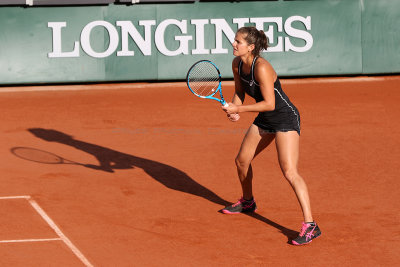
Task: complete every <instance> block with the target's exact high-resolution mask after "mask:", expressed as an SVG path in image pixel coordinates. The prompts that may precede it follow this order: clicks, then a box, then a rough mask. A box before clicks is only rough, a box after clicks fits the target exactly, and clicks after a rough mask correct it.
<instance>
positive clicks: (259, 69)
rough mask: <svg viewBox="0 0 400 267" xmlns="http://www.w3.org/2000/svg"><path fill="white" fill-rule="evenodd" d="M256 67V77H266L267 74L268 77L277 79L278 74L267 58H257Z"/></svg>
mask: <svg viewBox="0 0 400 267" xmlns="http://www.w3.org/2000/svg"><path fill="white" fill-rule="evenodd" d="M254 67H255V74H256V76H264V75H265V74H267V76H271V77H275V78H276V72H275V70H274V68H273V67H272V65H271V63H269V62H268V60H266V59H265V58H262V57H259V58H257V60H256V62H255V66H254Z"/></svg>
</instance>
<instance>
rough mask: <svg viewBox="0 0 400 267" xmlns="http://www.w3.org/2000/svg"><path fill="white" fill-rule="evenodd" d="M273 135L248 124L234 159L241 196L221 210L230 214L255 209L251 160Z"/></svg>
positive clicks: (269, 141)
mask: <svg viewBox="0 0 400 267" xmlns="http://www.w3.org/2000/svg"><path fill="white" fill-rule="evenodd" d="M274 137H275V135H274V134H269V133H265V132H263V131H262V130H260V129H259V128H258V127H257V126H256V125H254V124H253V125H251V126H250V128H249V130H248V131H247V133H246V135H245V137H244V139H243V142H242V145H241V147H240V150H239V153H238V155H237V156H236V159H235V163H236V168H237V172H238V176H239V180H240V184H241V187H242V192H243V195H242V196H243V197H242V199H240V200H239V201H238V202H237V203H235V204H233V205H232V206H228V207H226V208H225V209H223V210H222V212H224V213H230V214H231V213H240V212H246V211H254V210H255V209H256V206H255V202H254V200H253V187H252V180H253V170H252V167H251V161H252V160H253V159H254V158H255V157H256V156H257V155H258V154H259V153H260V152H261V151H262V150H264V149H265V148H266V147H267V146H268V145H269V144H270V143H271V142H272V141H273V140H274ZM246 200H248V201H246Z"/></svg>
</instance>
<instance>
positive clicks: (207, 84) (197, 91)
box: [186, 60, 228, 107]
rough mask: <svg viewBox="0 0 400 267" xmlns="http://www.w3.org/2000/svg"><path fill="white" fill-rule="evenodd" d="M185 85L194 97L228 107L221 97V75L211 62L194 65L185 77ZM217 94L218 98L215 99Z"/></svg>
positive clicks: (201, 61)
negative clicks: (214, 101) (210, 100)
mask: <svg viewBox="0 0 400 267" xmlns="http://www.w3.org/2000/svg"><path fill="white" fill-rule="evenodd" d="M186 83H187V86H188V87H189V90H190V92H192V93H193V94H194V95H195V96H198V97H200V98H206V99H213V100H216V101H218V102H220V103H221V104H222V105H223V106H224V107H227V106H228V103H226V101H225V100H224V97H223V95H222V90H221V73H220V72H219V69H218V67H217V66H216V65H215V64H214V63H213V62H211V61H209V60H200V61H197V62H196V63H194V64H193V65H192V66H191V67H190V69H189V71H188V73H187V75H186ZM217 92H218V93H219V96H220V98H217V97H216V94H217Z"/></svg>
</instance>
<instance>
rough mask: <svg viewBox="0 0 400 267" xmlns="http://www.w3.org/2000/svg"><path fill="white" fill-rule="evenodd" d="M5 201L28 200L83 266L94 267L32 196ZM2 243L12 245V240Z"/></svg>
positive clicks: (13, 197) (1, 198) (12, 197)
mask: <svg viewBox="0 0 400 267" xmlns="http://www.w3.org/2000/svg"><path fill="white" fill-rule="evenodd" d="M3 199H26V200H28V202H29V204H31V206H32V207H33V208H34V209H35V210H36V212H37V213H39V215H40V216H41V217H42V218H43V219H44V220H45V221H46V222H47V224H48V225H49V226H50V227H51V228H52V229H53V230H54V231H55V232H56V234H57V235H58V236H59V237H60V238H57V239H58V240H61V241H63V242H64V243H65V244H66V245H67V246H68V247H69V249H70V250H71V251H72V252H73V253H74V254H75V256H77V257H78V258H79V259H80V260H81V262H82V263H83V264H85V266H90V267H92V266H93V265H92V264H91V263H90V262H89V260H88V259H87V258H86V257H85V256H84V255H83V254H82V253H81V252H80V251H79V249H78V248H77V247H75V245H74V244H73V243H72V242H71V240H69V238H68V237H67V236H66V235H64V233H63V232H62V231H61V230H60V228H58V226H57V225H56V224H55V223H54V221H53V220H52V219H51V218H50V217H49V216H48V215H47V213H46V212H45V211H44V210H43V209H42V208H41V207H40V206H39V204H38V203H37V202H36V201H35V200H33V199H32V198H31V197H30V196H9V197H0V200H3ZM25 240H27V239H25ZM32 240H34V239H32ZM37 240H38V239H36V241H37ZM54 240H55V239H54ZM5 241H8V242H5ZM11 241H14V242H17V240H11ZM40 241H45V240H40ZM47 241H53V239H51V240H49V239H48V240H47ZM20 242H24V241H20ZM25 242H29V241H25ZM30 242H34V241H30ZM0 243H10V240H3V242H2V241H0Z"/></svg>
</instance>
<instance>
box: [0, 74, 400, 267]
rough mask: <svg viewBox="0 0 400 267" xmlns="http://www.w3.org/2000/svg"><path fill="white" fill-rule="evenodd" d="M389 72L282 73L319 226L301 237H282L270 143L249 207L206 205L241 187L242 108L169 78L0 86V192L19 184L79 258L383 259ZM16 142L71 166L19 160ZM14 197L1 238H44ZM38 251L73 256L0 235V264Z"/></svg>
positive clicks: (392, 196) (16, 191)
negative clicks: (234, 210) (229, 210)
mask: <svg viewBox="0 0 400 267" xmlns="http://www.w3.org/2000/svg"><path fill="white" fill-rule="evenodd" d="M399 82H400V77H393V76H392V77H379V78H368V79H364V78H363V79H355V78H352V79H340V78H338V79H325V80H324V79H317V80H314V79H306V80H283V81H282V83H283V87H284V90H285V91H286V93H287V94H288V95H289V97H290V98H291V100H292V101H293V102H294V104H295V105H296V106H297V107H298V108H299V110H300V113H301V116H302V133H301V157H300V171H301V174H302V176H303V177H304V178H305V179H306V181H307V183H308V186H309V191H310V195H311V200H312V208H313V214H314V217H315V219H316V220H317V222H318V223H319V226H320V228H321V230H322V236H321V237H320V238H318V239H316V240H315V241H313V242H312V243H311V244H309V245H307V246H301V247H296V246H292V245H289V244H288V240H290V238H292V237H294V236H296V234H297V233H298V231H299V230H300V227H301V221H302V215H301V212H300V208H299V206H298V203H297V200H296V198H295V195H294V193H293V192H292V189H291V188H290V186H289V184H288V183H287V182H286V181H285V180H284V178H283V177H282V175H281V173H280V169H279V166H278V163H277V159H276V152H275V148H274V146H271V147H270V148H268V149H267V150H266V151H264V153H262V154H261V155H259V157H258V158H257V159H256V160H255V163H254V166H253V170H254V173H255V181H254V183H255V197H256V200H257V204H258V211H257V213H255V214H253V215H243V214H239V215H230V216H228V215H224V214H221V213H219V212H218V210H220V209H221V208H223V207H224V205H225V204H227V203H231V202H235V201H236V200H237V199H238V198H240V187H239V183H238V180H237V177H236V170H235V166H234V158H235V156H236V152H237V150H238V149H239V146H240V142H241V140H242V137H243V134H244V131H245V130H246V129H247V127H248V126H249V125H250V123H251V122H252V121H253V118H254V116H255V114H242V115H241V119H240V121H239V122H237V123H231V122H229V121H228V119H227V118H226V116H225V114H224V112H222V111H221V109H220V107H219V105H218V103H217V102H215V101H211V100H201V99H199V98H196V97H195V96H193V95H192V94H190V93H189V91H188V89H186V87H185V85H184V84H183V83H174V84H166V85H165V84H147V85H146V84H144V85H143V84H142V85H140V86H135V84H132V85H129V84H121V85H120V84H108V85H84V86H83V85H80V86H79V88H77V86H73V85H71V86H68V85H67V86H64V87H63V88H62V89H65V90H63V91H57V87H55V86H51V89H54V90H52V91H31V92H26V91H24V92H18V90H19V88H12V89H13V90H14V92H2V93H0V106H1V109H2V124H1V126H0V134H1V139H0V140H1V141H0V147H1V148H2V149H1V151H0V157H1V160H2V164H1V167H0V168H1V176H0V182H1V185H2V186H1V187H0V197H1V196H18V195H30V196H31V197H32V198H33V199H34V200H36V201H37V202H38V203H39V205H40V206H41V207H42V208H43V210H45V211H46V213H47V214H48V215H49V216H50V217H51V218H52V219H53V220H54V222H55V223H56V224H57V225H58V226H59V228H60V229H61V230H62V231H63V233H64V234H65V235H66V236H68V238H69V239H70V240H71V241H72V242H73V243H74V245H75V246H76V247H77V248H78V249H79V250H80V251H81V252H82V253H83V254H84V255H85V257H86V258H87V259H88V260H89V261H90V262H91V263H92V264H93V265H94V266H277V265H278V266H287V265H297V266H304V265H307V266H310V265H311V266H377V265H380V266H392V265H396V264H397V263H398V261H399V260H400V256H399V253H398V248H399V247H400V227H399V221H400V218H399V209H398V203H399V202H400V197H399V195H400V192H399V182H398V178H399V171H398V167H399V163H398V161H399V158H400V141H399V140H400V122H399V121H400V120H399V116H400V109H399V107H398V103H400V91H399V90H400V88H399ZM47 88H49V87H41V89H47ZM2 89H3V91H4V90H8V88H7V89H6V88H0V91H1V90H2ZM25 89H26V88H25ZM31 89H35V88H31ZM70 89H87V90H70ZM107 89H113V90H107ZM223 92H224V95H225V97H226V98H227V99H230V98H231V96H232V93H233V87H232V83H231V82H226V83H225V84H224V86H223ZM248 101H249V100H248ZM15 147H27V148H35V149H40V150H44V151H48V152H51V153H53V154H56V155H58V156H60V157H63V158H65V159H68V160H72V161H75V162H77V163H78V164H43V163H38V162H35V161H29V160H24V159H21V158H19V157H17V156H15V155H14V154H13V153H12V152H11V150H12V149H13V148H15ZM18 201H24V200H12V201H11V200H0V207H1V209H2V210H3V212H2V215H1V217H2V218H1V221H0V222H1V227H0V241H1V240H9V239H18V238H25V237H23V236H24V235H25V234H24V233H26V236H28V237H29V238H31V237H32V236H34V237H35V238H48V237H52V236H51V235H52V234H53V232H52V230H49V228H46V227H47V225H46V223H45V222H44V221H42V223H43V224H40V222H41V219H40V218H39V217H37V216H38V215H37V214H36V213H35V212H34V210H33V209H31V210H27V207H26V206H25V205H27V204H26V203H25V204H22V202H18ZM24 214H25V215H24ZM35 216H36V217H35ZM23 220H26V221H23ZM29 222H32V227H31V229H29V227H27V225H29ZM16 225H17V226H18V225H19V227H20V230H18V228H17V229H16V228H15V227H16ZM51 264H55V265H57V266H79V265H81V262H80V261H79V259H78V258H76V256H75V255H74V254H73V253H72V252H71V251H69V249H68V248H67V247H66V246H65V245H64V244H63V243H61V242H59V243H57V241H49V242H40V243H39V242H37V243H23V244H11V243H0V265H1V266H45V265H51ZM82 265H83V263H82Z"/></svg>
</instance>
